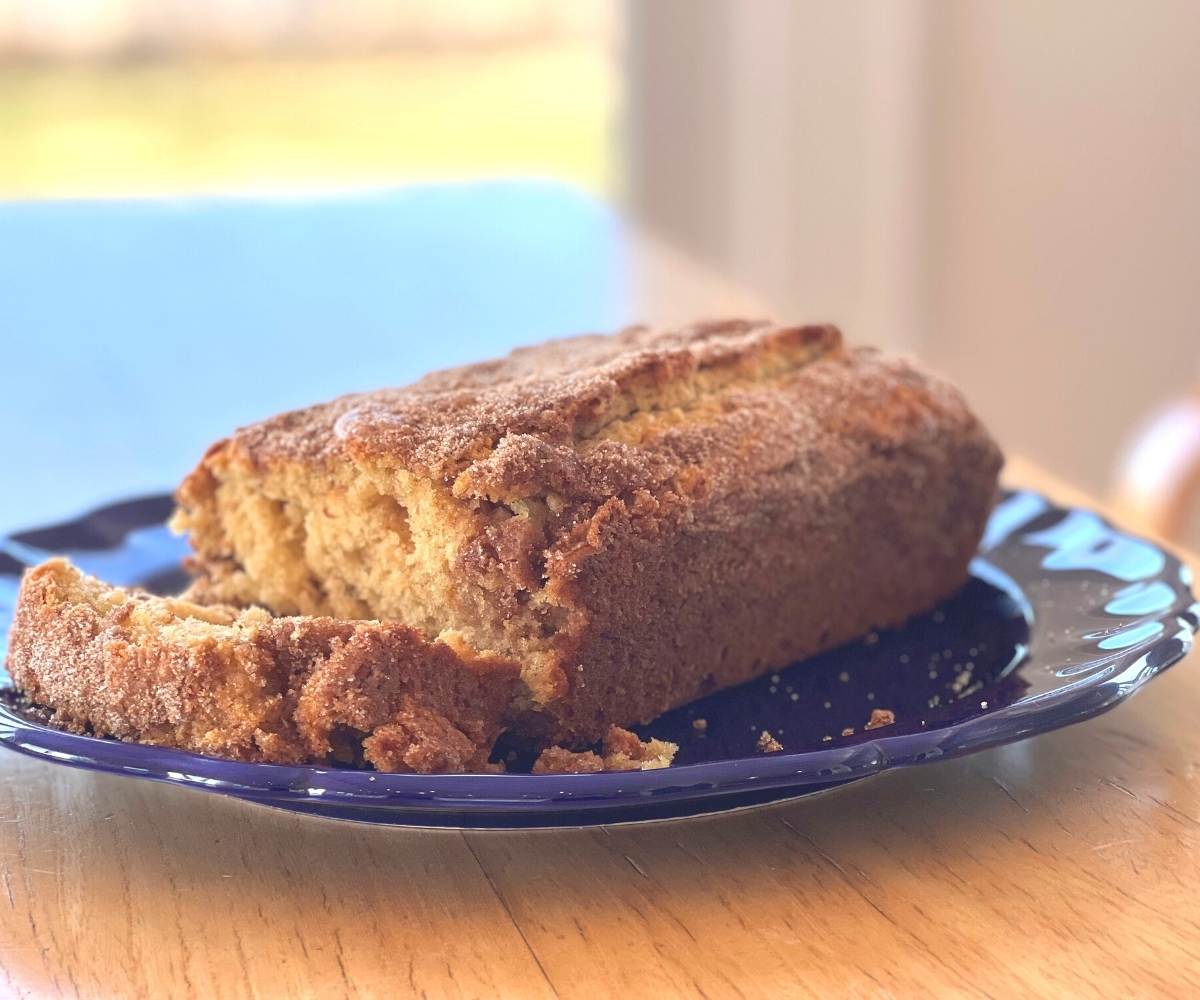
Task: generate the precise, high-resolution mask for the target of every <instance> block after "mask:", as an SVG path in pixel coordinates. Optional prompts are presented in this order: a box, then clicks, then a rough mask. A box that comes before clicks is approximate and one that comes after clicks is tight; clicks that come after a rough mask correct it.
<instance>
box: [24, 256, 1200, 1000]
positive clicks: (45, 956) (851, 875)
mask: <svg viewBox="0 0 1200 1000" xmlns="http://www.w3.org/2000/svg"><path fill="white" fill-rule="evenodd" d="M630 253H631V256H630V260H631V261H633V265H632V270H633V275H634V277H635V278H637V279H638V280H640V282H641V287H640V288H635V289H634V294H635V300H636V301H637V303H638V304H639V307H640V308H645V309H646V310H647V311H648V312H649V313H651V314H662V313H663V312H664V310H666V311H667V312H669V311H670V309H671V308H674V309H675V310H679V309H680V308H684V307H683V306H681V303H688V302H695V303H701V305H698V306H696V307H695V308H697V309H710V308H712V300H711V299H708V300H706V299H705V298H704V296H705V295H710V296H711V295H712V294H714V293H713V289H714V288H715V287H717V286H715V285H714V284H713V283H712V282H710V281H708V280H706V279H704V278H703V275H702V273H701V272H699V271H698V270H697V269H696V268H694V267H693V266H691V265H687V266H684V265H683V264H681V263H678V262H673V261H672V259H671V258H670V257H669V255H668V256H664V255H663V254H661V253H659V252H658V251H657V250H653V248H651V247H650V245H649V244H646V243H644V242H642V241H634V242H633V243H632V244H630ZM638 296H641V298H638ZM736 298H737V297H736V295H733V294H732V293H727V292H721V293H720V295H719V296H718V299H719V302H720V303H733V304H734V306H737V305H741V304H744V302H743V303H739V302H738V301H737V300H736ZM1009 478H1010V481H1012V482H1015V483H1020V484H1025V485H1030V486H1033V487H1038V488H1042V489H1045V490H1047V491H1048V492H1051V493H1056V494H1058V495H1059V496H1063V492H1064V491H1063V490H1062V489H1061V487H1058V486H1056V485H1055V484H1054V483H1052V482H1051V481H1050V480H1049V479H1048V478H1047V477H1046V476H1045V475H1044V473H1042V472H1041V471H1039V470H1038V469H1036V468H1034V467H1032V466H1030V465H1028V464H1026V463H1019V462H1018V463H1013V464H1012V465H1011V466H1010V473H1009ZM1066 498H1067V499H1074V498H1072V497H1069V496H1068V497H1066ZM1191 660H1192V661H1195V660H1196V656H1195V655H1193V656H1192V657H1191ZM1197 719H1200V663H1196V662H1185V663H1183V664H1181V665H1179V666H1177V667H1176V668H1175V669H1173V670H1172V671H1171V672H1170V673H1168V674H1167V675H1165V676H1164V677H1162V678H1160V679H1158V680H1156V681H1155V682H1154V683H1153V684H1151V685H1150V686H1149V688H1148V689H1147V690H1146V691H1145V692H1144V693H1143V694H1141V695H1139V696H1138V697H1137V698H1135V699H1133V700H1132V701H1131V702H1130V703H1128V704H1126V705H1123V706H1121V707H1120V708H1118V709H1117V710H1115V711H1114V712H1112V713H1111V714H1108V715H1104V716H1102V717H1100V718H1097V719H1095V720H1093V721H1091V722H1088V723H1086V724H1083V725H1078V726H1073V727H1071V728H1069V729H1065V730H1061V731H1059V732H1056V733H1052V734H1049V735H1046V736H1040V737H1037V738H1036V739H1032V740H1029V741H1027V742H1025V743H1021V744H1019V745H1015V746H1006V747H1002V748H1000V749H997V750H993V751H989V752H987V753H982V754H977V755H975V756H972V757H968V758H965V759H962V760H954V761H946V762H943V763H938V764H930V765H927V766H922V767H918V768H913V769H910V770H906V771H899V772H892V773H889V774H886V775H884V776H882V777H879V778H875V779H872V780H870V781H864V782H860V783H856V784H854V785H851V786H848V787H846V788H844V789H840V790H837V791H835V792H832V793H828V794H823V795H819V796H815V797H812V798H810V799H805V800H800V801H796V802H792V803H786V804H781V805H776V806H769V807H764V808H761V809H757V810H754V811H750V812H743V813H737V814H734V815H729V816H718V817H712V818H703V819H693V820H687V821H683V822H676V823H664V824H651V825H646V826H634V827H617V828H612V829H606V828H600V829H590V830H565V831H535V832H521V833H509V832H486V833H484V832H480V833H460V832H453V831H442V832H424V831H406V830H401V829H387V828H373V827H365V826H358V825H352V824H347V823H339V822H334V821H323V820H317V819H311V818H301V817H297V816H293V815H290V814H287V813H284V812H279V811H275V810H271V809H265V808H258V807H254V806H249V805H245V804H242V803H239V802H235V801H232V800H226V799H223V798H220V797H217V796H213V795H208V794H203V793H199V792H193V791H188V790H183V789H177V788H170V787H161V786H157V785H152V784H150V783H144V782H138V781H134V780H130V779H127V778H118V777H112V776H104V775H96V774H90V773H84V772H81V771H74V770H70V769H67V768H63V767H57V766H54V765H50V764H46V763H41V762H37V761H33V760H30V759H27V758H24V757H20V756H18V755H16V754H11V753H2V754H0V995H3V996H14V997H39V998H40V997H58V996H66V997H76V996H81V997H146V998H152V1000H160V998H171V997H203V998H208V997H218V998H219V997H231V998H234V997H236V998H241V997H266V998H275V997H322V998H327V997H341V996H348V997H375V996H389V997H390V996H410V995H412V996H430V997H440V996H465V997H486V996H505V997H552V996H564V997H580V998H586V1000H595V998H598V997H605V996H609V995H612V994H616V993H618V992H622V993H628V994H629V995H632V996H637V997H645V998H659V997H668V996H676V995H679V996H707V997H726V996H730V997H736V996H755V997H757V996H767V997H790V996H813V997H833V996H863V997H889V996H924V995H929V994H930V993H940V994H942V995H952V996H983V997H1001V996H1028V995H1031V994H1039V995H1056V996H1064V997H1072V998H1073V997H1081V996H1154V995H1158V996H1186V995H1200V993H1198V991H1200V782H1197V774H1196V772H1197V768H1198V767H1200V735H1198V733H1197V724H1196V720H1197Z"/></svg>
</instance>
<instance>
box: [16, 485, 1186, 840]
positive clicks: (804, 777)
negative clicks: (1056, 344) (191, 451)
mask: <svg viewBox="0 0 1200 1000" xmlns="http://www.w3.org/2000/svg"><path fill="white" fill-rule="evenodd" d="M170 508H171V501H170V498H169V497H166V496H155V497H147V498H143V499H138V500H131V501H128V502H126V503H122V504H117V505H115V506H111V507H106V508H104V509H102V510H97V511H93V512H92V513H90V514H87V515H85V516H83V517H80V518H78V519H77V520H74V521H71V522H68V523H65V524H59V525H54V526H52V527H48V528H43V529H40V530H36V531H26V532H22V533H19V534H15V535H12V536H10V537H8V538H5V539H3V540H2V541H0V622H3V623H5V625H6V624H7V622H8V621H9V620H10V617H11V609H12V604H13V601H14V599H15V597H16V590H17V583H18V580H19V575H20V573H21V570H22V568H23V567H24V566H25V565H29V564H32V563H35V562H39V561H41V560H42V559H44V558H46V557H47V556H48V555H50V554H53V553H62V554H66V555H69V556H70V558H71V559H72V560H74V561H75V562H76V563H77V564H78V565H79V566H80V567H81V568H83V569H84V570H86V571H88V572H91V573H95V574H96V575H98V576H100V577H102V578H103V579H106V580H110V581H112V582H114V583H120V584H125V585H130V584H141V585H143V586H146V587H148V588H149V589H151V590H155V591H158V592H160V593H168V592H171V591H172V590H173V589H178V588H179V587H181V586H182V584H183V582H184V580H183V576H182V573H181V572H180V570H179V561H180V559H181V557H182V556H183V554H184V549H185V545H184V543H183V542H182V541H181V540H180V539H177V538H174V537H173V536H171V535H170V534H169V533H168V532H167V530H166V529H165V528H164V527H163V524H162V522H163V520H164V519H165V518H166V516H167V514H168V513H169V511H170ZM1190 586H1191V577H1190V573H1189V571H1188V569H1187V568H1186V567H1185V566H1183V565H1182V564H1181V563H1180V562H1179V561H1178V560H1177V559H1175V558H1174V557H1173V556H1171V555H1169V554H1168V553H1166V552H1164V551H1162V550H1161V549H1159V548H1158V547H1157V546H1155V545H1153V544H1151V543H1150V542H1147V541H1145V540H1142V539H1139V538H1135V537H1133V536H1131V535H1128V534H1126V533H1124V532H1122V531H1120V530H1119V529H1117V528H1114V527H1113V526H1112V525H1110V524H1108V523H1107V522H1106V521H1104V520H1103V519H1102V518H1100V517H1099V516H1098V515H1096V514H1094V513H1092V512H1090V511H1087V510H1078V509H1074V510H1072V509H1063V508H1061V507H1056V506H1055V505H1053V504H1052V503H1050V502H1049V501H1048V500H1046V499H1045V498H1043V497H1041V496H1038V495H1036V494H1033V493H1027V492H1018V493H1009V494H1007V495H1006V496H1005V497H1004V498H1003V500H1002V501H1001V503H1000V504H999V505H998V506H997V508H996V510H995V511H994V513H993V514H992V517H991V520H990V522H989V525H988V529H987V534H986V536H985V537H984V539H983V543H982V545H981V547H980V552H979V556H978V558H977V559H976V560H975V561H974V563H973V564H972V570H971V579H970V581H969V582H968V583H967V584H966V586H965V587H964V588H963V589H962V591H961V592H959V593H958V594H957V595H955V596H954V597H953V598H951V599H950V600H949V601H947V602H946V603H945V604H943V605H942V606H941V607H940V608H938V609H937V610H936V611H934V612H933V613H932V614H930V615H927V616H925V617H922V618H919V619H917V620H914V621H912V622H910V623H909V624H908V625H907V626H906V627H904V628H903V629H898V630H895V631H889V632H880V633H877V634H876V633H873V634H871V635H869V636H867V637H866V638H865V639H863V640H861V641H859V642H856V643H852V644H851V645H848V646H844V647H842V648H840V649H837V650H834V651H833V652H830V653H827V654H825V655H822V656H819V657H816V658H814V659H812V660H808V661H805V662H804V663H800V664H796V665H795V666H793V667H791V668H789V669H787V670H781V671H780V672H779V673H777V674H774V675H771V676H768V677H764V678H762V679H760V680H757V681H754V682H752V683H750V684H746V685H743V686H742V687H739V688H736V689H734V690H730V691H722V692H718V693H717V694H714V695H712V696H710V697H708V698H705V699H703V700H701V701H697V702H694V703H693V704H691V705H689V706H687V707H685V708H682V709H679V710H677V711H674V712H670V713H668V714H667V715H664V716H662V717H661V718H659V719H657V720H655V721H654V722H653V723H651V724H650V725H648V726H644V727H642V728H641V732H642V733H643V735H651V736H657V737H659V738H662V739H668V740H671V741H673V742H675V743H678V744H679V745H680V751H679V755H678V757H677V758H676V763H675V764H674V765H673V766H672V767H670V768H668V769H666V770H658V771H639V772H631V773H629V772H627V773H608V774H580V775H529V774H516V773H510V774H498V775H479V774H470V775H464V774H450V775H434V776H427V775H411V774H382V773H376V772H373V771H367V770H355V769H349V768H337V767H327V766H321V767H292V766H282V765H274V764H245V763H239V762H236V761H228V760H219V759H216V758H211V757H202V756H198V755H196V754H191V753H184V752H180V751H174V750H167V749H162V748H158V747H148V746H140V745H138V744H132V743H121V742H117V741H115V740H107V739H97V738H94V737H88V736H78V735H74V734H71V733H64V732H61V731H59V730H57V729H53V728H50V727H47V726H45V725H43V724H41V723H39V722H38V721H37V720H36V719H35V718H32V717H29V716H27V715H25V714H23V713H22V712H21V711H20V710H19V709H18V708H17V707H16V706H15V704H14V703H13V700H12V699H11V696H10V695H11V689H10V688H8V682H7V678H5V679H4V680H5V690H6V691H7V692H8V694H7V695H5V694H4V691H0V695H4V696H3V697H0V743H3V745H4V746H6V747H9V748H10V749H13V750H18V751H20V752H21V753H26V754H31V755H33V756H36V757H41V758H43V759H44V760H48V761H53V762H55V763H60V764H67V765H70V766H74V767H85V768H92V769H94V770H99V771H110V772H114V773H117V774H125V775H130V776H133V777H139V778H149V779H152V780H156V781H166V782H170V783H172V784H177V785H184V786H188V787H192V788H197V789H202V790H205V791H210V792H218V793H221V794H223V795H233V796H236V797H238V798H242V799H246V800H248V801H251V802H259V803H263V804H265V805H272V806H278V807H281V808H285V809H292V810H296V811H299V812H305V813H312V814H316V815H321V816H331V817H337V818H340V819H354V820H362V821H366V822H372V823H390V824H404V825H414V826H450V827H533V826H567V825H583V824H592V823H616V822H627V821H634V820H649V819H666V818H673V817H680V816H690V815H695V814H699V813H706V812H717V811H723V810H727V809H732V808H737V807H741V806H748V805H755V804H759V803H763V802H771V801H775V800H778V799H785V798H790V797H793V796H797V795H803V794H805V793H809V792H813V791H817V790H820V789H823V788H830V787H833V786H835V785H839V784H843V783H845V782H848V781H854V780H857V779H860V778H865V777H868V776H869V775H872V774H878V773H879V772H880V771H884V770H886V769H888V768H892V767H906V766H909V765H912V764H919V763H923V762H926V761H930V760H937V759H939V758H942V757H954V756H960V755H962V754H967V753H973V752H975V751H977V750H982V749H984V748H986V747H991V746H996V745H997V744H1001V743H1009V742H1012V741H1015V740H1020V739H1024V738H1026V737H1028V736H1032V735H1034V734H1036V733H1041V732H1045V731H1047V730H1050V729H1055V728H1057V727H1059V726H1065V725H1068V724H1070V723H1074V722H1081V721H1083V720H1084V719H1087V718H1089V717H1091V716H1093V715H1096V714H1098V713H1099V712H1102V711H1104V710H1106V709H1109V708H1112V707H1113V706H1114V705H1116V704H1117V703H1118V702H1120V701H1122V700H1124V699H1125V698H1127V697H1129V696H1130V695H1131V694H1133V693H1134V692H1135V691H1136V690H1138V688H1140V687H1141V686H1142V685H1143V684H1145V683H1147V682H1148V681H1149V680H1150V679H1152V678H1153V677H1154V676H1155V675H1156V674H1158V673H1159V672H1161V671H1162V670H1164V669H1165V668H1167V667H1169V666H1170V665H1171V664H1173V663H1175V662H1176V661H1177V660H1179V659H1180V658H1181V657H1182V656H1183V655H1184V654H1185V653H1186V652H1187V650H1188V649H1189V647H1190V645H1191V642H1192V638H1193V635H1194V633H1195V631H1196V628H1197V621H1198V616H1200V606H1198V605H1197V604H1196V603H1195V601H1194V599H1193V597H1192V594H1191V590H1190ZM876 708H881V709H890V710H891V711H892V712H894V713H895V717H896V721H895V723H894V724H892V725H889V726H886V727H883V728H879V729H875V730H871V731H865V730H864V725H865V723H866V722H867V720H868V718H869V716H870V714H871V711H872V709H876ZM699 719H703V720H704V724H703V725H702V726H701V725H697V724H696V722H697V720H699ZM763 729H766V730H768V731H769V732H770V733H771V734H772V735H773V736H775V737H776V738H777V739H778V740H779V741H780V742H781V743H782V744H783V746H784V750H783V751H782V752H777V753H769V754H764V753H761V752H759V750H758V748H757V741H758V739H759V736H760V734H761V732H762V730H763Z"/></svg>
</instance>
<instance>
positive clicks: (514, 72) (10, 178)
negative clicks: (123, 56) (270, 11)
mask: <svg viewBox="0 0 1200 1000" xmlns="http://www.w3.org/2000/svg"><path fill="white" fill-rule="evenodd" d="M614 80H615V74H614V72H613V69H612V66H611V62H610V57H609V56H608V54H607V53H606V52H605V51H603V50H602V49H600V48H598V47H596V46H586V45H581V44H556V45H538V46H531V47H528V48H506V49H497V50H491V51H483V52H480V51H470V52H460V51H455V52H436V51H435V52H414V53H404V54H399V55H392V56H387V57H372V58H366V59H353V60H350V59H328V58H320V59H311V60H301V59H288V60H277V59H272V60H255V61H225V60H204V61H180V62H170V63H127V64H115V65H112V64H66V65H62V64H58V65H50V64H23V65H7V66H0V197H6V198H13V197H17V198H20V197H69V196H97V195H98V196H116V195H130V194H158V193H176V192H212V191H222V190H235V191H236V190H247V189H252V190H258V189H262V188H266V187H284V188H287V187H305V186H310V185H311V186H318V187H319V186H327V185H335V186H340V185H355V184H376V183H394V182H402V181H408V180H425V179H433V178H438V179H443V178H455V179H457V178H470V177H480V176H497V175H536V176H547V177H556V178H561V179H564V180H567V181H571V182H574V183H577V184H579V185H581V186H583V187H585V188H588V189H590V190H594V191H601V192H603V191H607V190H609V188H610V186H611V183H612V176H611V170H612V168H611V156H610V148H611V145H612V142H611V139H612V137H611V134H610V133H611V130H612V122H613V112H614V106H615V100H616V94H615V89H616V87H615V82H614Z"/></svg>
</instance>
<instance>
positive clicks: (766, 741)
mask: <svg viewBox="0 0 1200 1000" xmlns="http://www.w3.org/2000/svg"><path fill="white" fill-rule="evenodd" d="M758 749H759V752H760V753H778V752H779V751H780V750H782V749H783V744H782V743H780V742H779V740H777V739H775V737H774V736H772V735H771V734H770V733H769V732H767V730H765V729H764V730H763V731H762V732H761V733H759V734H758Z"/></svg>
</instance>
